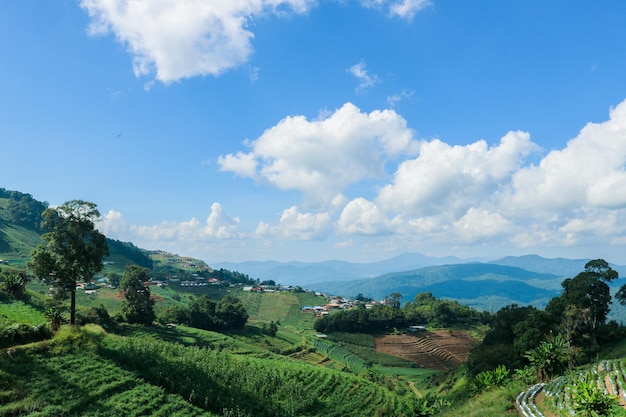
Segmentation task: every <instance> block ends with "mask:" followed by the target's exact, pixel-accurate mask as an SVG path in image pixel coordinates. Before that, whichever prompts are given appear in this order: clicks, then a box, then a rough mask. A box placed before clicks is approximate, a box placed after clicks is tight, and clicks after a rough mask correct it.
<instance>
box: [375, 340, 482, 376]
mask: <svg viewBox="0 0 626 417" xmlns="http://www.w3.org/2000/svg"><path fill="white" fill-rule="evenodd" d="M375 342H376V351H378V352H383V353H386V354H388V355H394V356H398V357H401V358H404V359H408V360H410V361H413V362H415V363H417V364H418V365H419V366H421V367H423V368H429V369H435V370H438V371H448V370H450V369H455V368H456V367H458V366H459V365H460V364H461V363H463V362H464V361H466V360H467V357H468V355H469V351H470V349H471V347H472V346H474V345H475V344H476V342H475V340H474V339H473V338H472V337H471V336H470V335H469V334H467V333H466V332H464V331H461V330H456V331H448V330H438V331H433V332H422V333H416V334H402V335H386V336H382V337H377V338H375Z"/></svg>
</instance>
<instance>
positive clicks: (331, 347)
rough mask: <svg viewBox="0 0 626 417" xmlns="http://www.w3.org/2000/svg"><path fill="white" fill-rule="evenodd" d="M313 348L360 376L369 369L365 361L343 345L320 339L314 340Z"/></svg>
mask: <svg viewBox="0 0 626 417" xmlns="http://www.w3.org/2000/svg"><path fill="white" fill-rule="evenodd" d="M312 340H313V347H314V348H315V350H316V351H317V352H320V353H322V354H324V355H326V356H327V357H328V358H330V359H332V360H335V361H338V362H340V363H342V364H344V365H345V366H346V367H347V368H348V369H350V370H351V371H352V372H355V373H357V374H360V373H361V372H363V371H364V370H365V369H367V367H366V366H365V362H364V361H363V359H361V358H359V357H358V356H356V355H354V354H353V353H351V352H349V351H348V350H347V349H345V348H344V347H342V346H341V345H338V344H335V343H332V342H329V341H326V340H324V339H320V338H317V337H315V338H313V339H312Z"/></svg>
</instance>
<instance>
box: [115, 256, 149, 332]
mask: <svg viewBox="0 0 626 417" xmlns="http://www.w3.org/2000/svg"><path fill="white" fill-rule="evenodd" d="M148 281H150V275H149V274H148V269H146V268H143V267H140V266H138V265H128V266H127V267H126V270H125V271H124V274H123V275H122V279H121V281H120V285H119V290H120V291H122V292H123V293H124V301H122V307H121V315H122V318H123V319H124V320H125V321H127V322H128V323H140V324H146V325H150V324H152V322H153V321H154V319H155V317H156V316H155V314H154V300H152V299H151V298H150V288H149V287H147V286H146V285H144V283H146V282H148Z"/></svg>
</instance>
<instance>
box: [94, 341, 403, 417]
mask: <svg viewBox="0 0 626 417" xmlns="http://www.w3.org/2000/svg"><path fill="white" fill-rule="evenodd" d="M106 342H107V343H106V344H105V345H104V346H103V349H102V351H101V354H102V355H104V356H105V357H106V358H109V359H111V360H113V361H115V362H116V363H118V364H119V365H120V366H122V367H124V368H125V369H128V370H130V371H132V372H134V373H136V374H137V375H139V376H141V377H142V378H143V379H144V380H145V381H149V382H151V383H152V384H155V385H158V386H161V387H163V388H164V389H165V390H167V391H168V392H172V393H177V394H179V395H181V396H182V397H183V398H186V399H188V400H189V402H190V403H192V404H194V405H196V406H199V407H203V408H205V409H207V410H209V411H212V412H223V410H231V411H232V410H237V408H239V410H240V411H241V412H242V413H243V415H254V416H259V417H264V416H280V417H283V416H287V417H288V416H315V415H324V416H362V415H402V414H401V413H408V412H409V408H408V405H407V404H406V403H405V402H403V401H402V400H401V399H400V398H398V397H396V396H395V395H393V394H392V393H391V392H389V391H388V390H386V389H385V388H383V387H381V386H380V385H377V384H374V383H372V382H369V381H367V380H365V379H363V378H360V377H357V376H354V375H351V374H346V373H340V372H335V371H331V370H327V369H324V368H322V367H318V366H313V365H307V364H303V363H301V362H296V361H293V360H289V359H285V358H282V359H281V358H277V357H276V358H272V359H260V358H252V357H250V356H241V355H233V354H230V353H226V352H219V351H217V350H209V349H199V348H194V347H184V346H182V345H178V344H172V343H167V342H163V341H159V340H155V339H152V338H146V339H143V338H138V337H129V338H115V339H113V338H109V339H107V340H106ZM379 410H388V411H387V412H385V411H383V413H382V414H378V412H379ZM231 415H232V414H231ZM238 415H242V414H239V413H238ZM405 415H407V414H405Z"/></svg>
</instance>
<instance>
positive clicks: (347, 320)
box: [314, 293, 490, 333]
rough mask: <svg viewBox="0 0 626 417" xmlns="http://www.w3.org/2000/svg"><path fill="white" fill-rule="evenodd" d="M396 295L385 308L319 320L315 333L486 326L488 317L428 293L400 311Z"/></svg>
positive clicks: (363, 308)
mask: <svg viewBox="0 0 626 417" xmlns="http://www.w3.org/2000/svg"><path fill="white" fill-rule="evenodd" d="M400 297H401V296H400V294H397V293H396V294H392V297H391V298H390V299H389V300H388V302H387V303H385V304H374V305H372V306H371V308H366V306H365V304H364V303H360V304H358V305H357V306H356V307H355V308H352V309H350V310H345V311H341V312H337V313H334V314H330V315H327V316H323V317H321V318H320V319H319V320H317V321H316V322H315V325H314V326H315V330H316V331H318V332H323V333H332V332H347V333H382V332H388V331H391V330H394V329H402V328H406V327H408V326H411V325H428V326H431V327H446V328H450V327H455V328H465V327H468V326H470V325H475V324H479V323H488V322H489V321H490V314H489V313H486V312H479V311H477V310H475V309H473V308H471V307H468V306H465V305H463V304H460V303H459V302H457V301H452V300H438V299H436V298H435V297H434V296H433V295H432V294H431V293H421V294H418V295H416V296H415V298H414V300H413V301H412V302H408V303H406V304H405V305H404V306H402V307H400V302H399V299H400Z"/></svg>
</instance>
